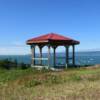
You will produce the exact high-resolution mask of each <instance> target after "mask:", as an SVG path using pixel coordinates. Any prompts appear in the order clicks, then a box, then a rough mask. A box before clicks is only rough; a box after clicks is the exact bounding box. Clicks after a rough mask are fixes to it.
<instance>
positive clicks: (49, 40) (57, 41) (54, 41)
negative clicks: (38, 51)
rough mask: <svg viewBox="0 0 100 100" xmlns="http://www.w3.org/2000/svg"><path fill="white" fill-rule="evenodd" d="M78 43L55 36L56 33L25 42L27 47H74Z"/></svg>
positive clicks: (67, 38)
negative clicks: (49, 45)
mask: <svg viewBox="0 0 100 100" xmlns="http://www.w3.org/2000/svg"><path fill="white" fill-rule="evenodd" d="M79 43H80V42H79V41H76V40H74V39H71V38H69V37H64V36H62V35H59V34H56V33H49V34H46V35H42V36H39V37H35V38H32V39H29V40H27V44H28V45H32V44H37V45H42V44H44V45H46V44H51V45H76V44H79Z"/></svg>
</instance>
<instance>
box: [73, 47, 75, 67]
mask: <svg viewBox="0 0 100 100" xmlns="http://www.w3.org/2000/svg"><path fill="white" fill-rule="evenodd" d="M72 48H73V57H72V63H73V66H75V45H73V46H72Z"/></svg>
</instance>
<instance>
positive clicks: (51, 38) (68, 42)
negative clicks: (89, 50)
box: [26, 33, 80, 68]
mask: <svg viewBox="0 0 100 100" xmlns="http://www.w3.org/2000/svg"><path fill="white" fill-rule="evenodd" d="M26 43H27V45H30V46H31V54H32V63H31V65H32V67H40V66H41V67H43V66H42V61H43V60H47V61H48V66H47V67H48V68H49V67H50V60H51V59H50V48H51V47H52V48H53V68H55V66H56V48H57V47H58V46H64V47H65V51H66V52H65V54H66V58H65V60H66V65H65V67H68V66H69V59H70V58H69V47H70V46H72V64H73V66H74V65H75V45H78V44H79V43H80V42H79V41H76V40H74V39H71V38H69V37H64V36H62V35H59V34H56V33H48V34H46V35H42V36H39V37H35V38H32V39H29V40H27V42H26ZM36 46H38V47H39V58H36V57H35V51H36V50H35V47H36ZM44 46H47V47H48V57H47V58H43V57H42V56H43V55H42V48H43V47H44ZM36 60H39V66H37V65H36V64H35V61H36Z"/></svg>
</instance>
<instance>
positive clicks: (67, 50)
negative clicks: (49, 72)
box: [66, 46, 69, 68]
mask: <svg viewBox="0 0 100 100" xmlns="http://www.w3.org/2000/svg"><path fill="white" fill-rule="evenodd" d="M68 65H69V46H66V68H67V67H68Z"/></svg>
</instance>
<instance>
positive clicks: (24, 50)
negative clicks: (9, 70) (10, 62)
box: [0, 46, 30, 55]
mask: <svg viewBox="0 0 100 100" xmlns="http://www.w3.org/2000/svg"><path fill="white" fill-rule="evenodd" d="M28 53H30V50H29V48H28V47H27V46H26V47H13V46H12V47H0V55H25V54H28Z"/></svg>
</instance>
